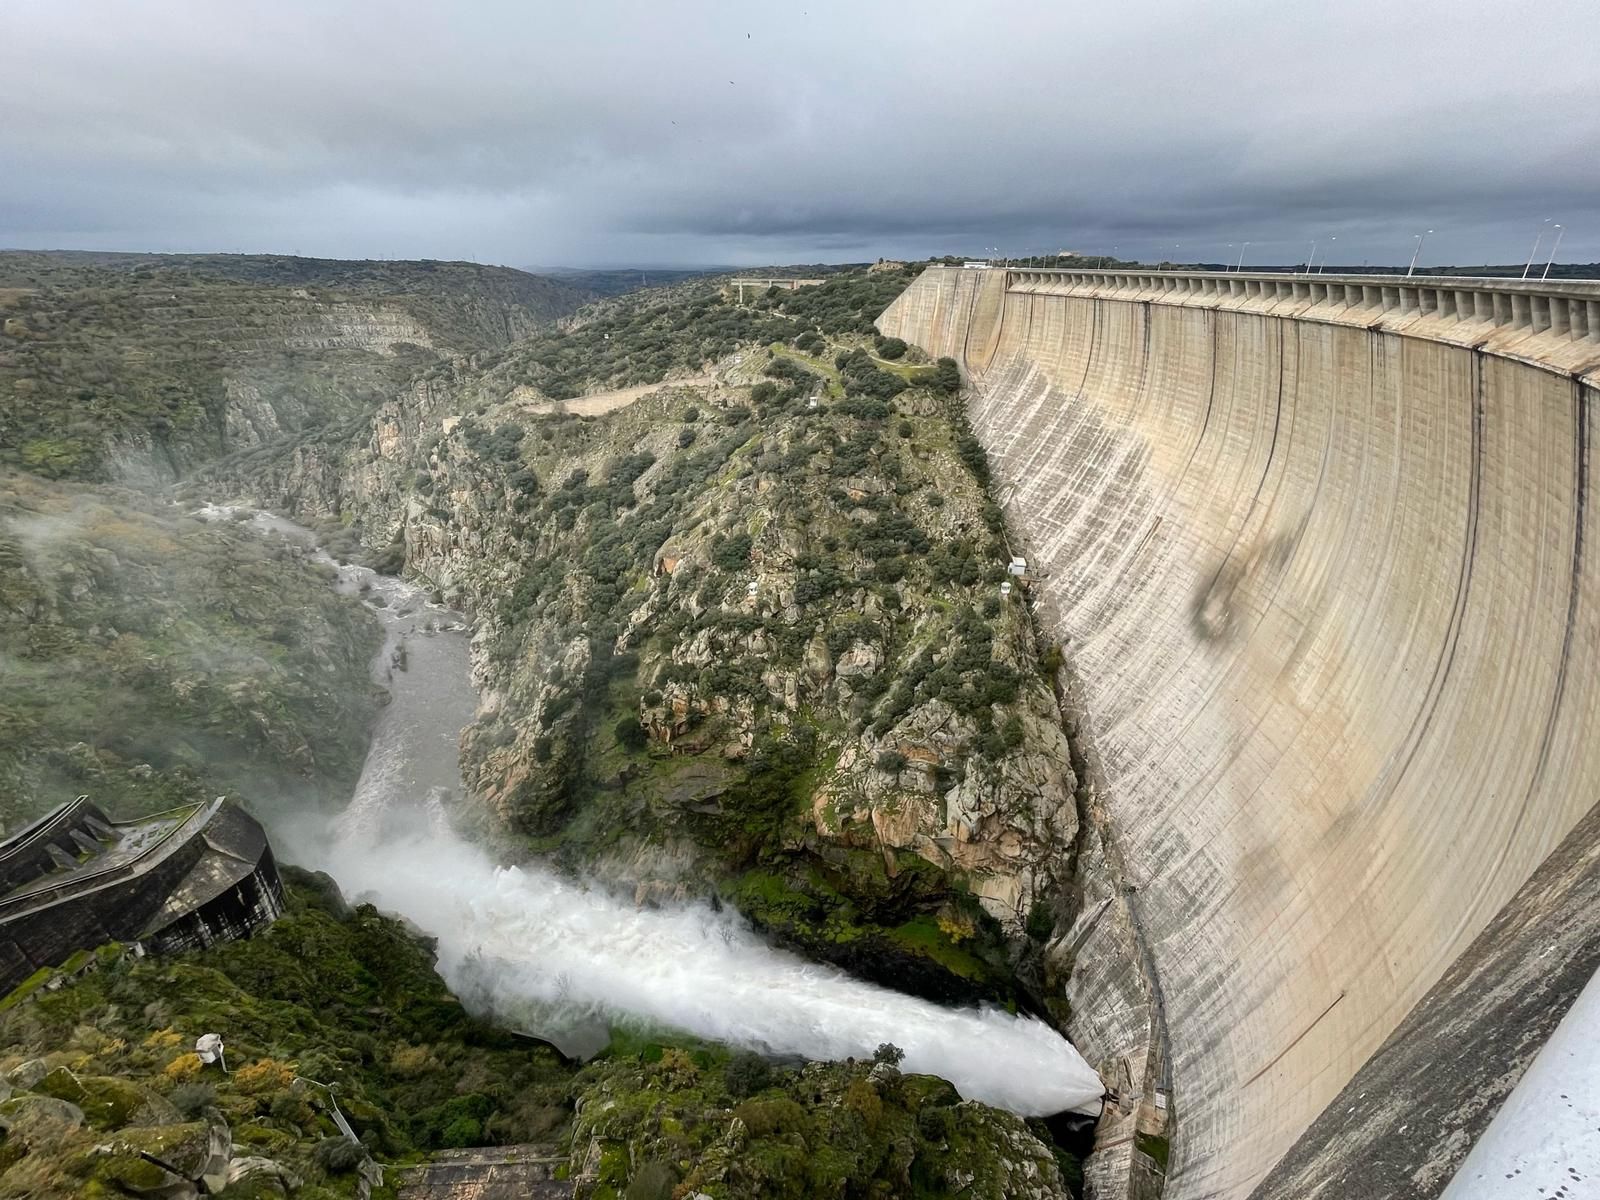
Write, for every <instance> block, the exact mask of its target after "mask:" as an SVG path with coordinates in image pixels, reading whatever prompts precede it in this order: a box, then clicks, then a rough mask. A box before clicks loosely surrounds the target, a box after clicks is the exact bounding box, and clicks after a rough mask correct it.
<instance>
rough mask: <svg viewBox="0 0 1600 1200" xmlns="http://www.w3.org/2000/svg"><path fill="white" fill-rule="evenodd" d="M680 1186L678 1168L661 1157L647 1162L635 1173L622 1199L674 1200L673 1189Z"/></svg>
mask: <svg viewBox="0 0 1600 1200" xmlns="http://www.w3.org/2000/svg"><path fill="white" fill-rule="evenodd" d="M677 1186H678V1170H677V1168H676V1167H674V1166H673V1165H672V1164H671V1163H668V1162H662V1161H661V1160H659V1159H656V1160H653V1161H651V1162H647V1163H645V1164H644V1166H642V1167H640V1168H639V1170H638V1171H637V1172H636V1173H635V1174H634V1177H633V1179H632V1180H630V1181H629V1183H628V1190H627V1191H625V1192H623V1193H622V1200H672V1193H673V1189H674V1188H676V1187H677Z"/></svg>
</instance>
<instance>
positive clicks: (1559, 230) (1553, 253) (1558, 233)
mask: <svg viewBox="0 0 1600 1200" xmlns="http://www.w3.org/2000/svg"><path fill="white" fill-rule="evenodd" d="M1565 232H1566V231H1565V230H1564V229H1562V228H1561V226H1559V225H1557V226H1556V241H1555V245H1553V246H1551V247H1550V261H1549V262H1547V263H1545V264H1544V274H1543V275H1541V276H1539V278H1540V279H1549V278H1550V266H1551V264H1552V263H1554V262H1555V261H1556V251H1557V250H1559V249H1561V235H1562V234H1563V233H1565Z"/></svg>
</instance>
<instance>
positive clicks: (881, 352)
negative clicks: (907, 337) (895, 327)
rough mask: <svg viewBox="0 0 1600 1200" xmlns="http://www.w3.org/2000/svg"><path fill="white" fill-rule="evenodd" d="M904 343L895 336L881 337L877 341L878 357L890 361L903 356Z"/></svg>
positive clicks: (904, 351)
mask: <svg viewBox="0 0 1600 1200" xmlns="http://www.w3.org/2000/svg"><path fill="white" fill-rule="evenodd" d="M905 354H906V344H905V342H903V341H901V340H900V339H899V338H897V337H887V338H881V339H879V341H878V357H879V358H887V359H889V360H890V361H891V362H892V361H893V360H894V359H897V358H904V357H905Z"/></svg>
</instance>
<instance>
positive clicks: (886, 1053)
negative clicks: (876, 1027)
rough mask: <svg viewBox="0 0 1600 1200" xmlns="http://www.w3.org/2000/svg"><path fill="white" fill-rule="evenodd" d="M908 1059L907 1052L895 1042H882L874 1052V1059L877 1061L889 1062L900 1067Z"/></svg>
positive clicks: (892, 1065)
mask: <svg viewBox="0 0 1600 1200" xmlns="http://www.w3.org/2000/svg"><path fill="white" fill-rule="evenodd" d="M905 1059H906V1052H905V1051H904V1050H902V1049H900V1047H899V1046H896V1045H895V1044H894V1043H893V1042H880V1043H879V1044H878V1048H877V1049H876V1050H874V1051H873V1052H872V1061H873V1062H875V1063H888V1064H889V1065H890V1066H891V1067H898V1066H899V1065H900V1064H901V1063H903V1062H904V1061H905Z"/></svg>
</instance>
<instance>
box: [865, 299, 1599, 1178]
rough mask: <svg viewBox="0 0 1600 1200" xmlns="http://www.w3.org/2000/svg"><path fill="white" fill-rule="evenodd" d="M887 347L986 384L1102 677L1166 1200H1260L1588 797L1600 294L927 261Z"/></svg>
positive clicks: (1104, 733) (1013, 482)
mask: <svg viewBox="0 0 1600 1200" xmlns="http://www.w3.org/2000/svg"><path fill="white" fill-rule="evenodd" d="M878 324H879V328H880V329H881V330H882V331H883V332H884V333H885V334H889V335H893V336H898V337H901V338H904V339H905V340H906V341H908V342H911V343H913V344H915V345H917V346H920V347H922V348H923V349H924V350H926V351H927V352H928V353H930V354H934V355H950V356H953V357H955V358H957V359H958V360H959V361H960V362H961V363H962V364H963V366H964V368H965V369H966V371H967V373H968V375H969V379H970V383H971V385H972V386H971V391H970V401H969V414H970V417H971V420H972V423H973V426H974V428H975V430H976V431H977V433H978V435H979V437H980V438H981V439H982V441H983V443H984V445H985V447H986V448H987V450H988V452H989V455H990V458H991V461H992V463H993V464H994V467H995V469H996V472H997V475H998V477H999V480H1000V481H1001V488H1002V495H1001V499H1002V500H1003V501H1004V502H1005V504H1006V505H1007V508H1008V511H1009V514H1010V517H1011V521H1012V525H1013V528H1014V529H1015V530H1016V531H1017V532H1018V533H1019V534H1020V535H1021V537H1022V539H1023V548H1022V552H1024V553H1026V555H1027V557H1028V559H1029V562H1030V567H1031V573H1032V574H1033V576H1034V579H1033V583H1032V586H1031V592H1030V600H1031V602H1032V603H1034V604H1035V606H1036V609H1037V611H1038V612H1039V614H1040V617H1041V620H1042V622H1043V623H1044V625H1045V626H1046V627H1047V628H1048V629H1050V630H1051V631H1053V632H1054V633H1055V634H1056V635H1057V636H1059V637H1060V638H1061V639H1062V640H1063V642H1064V643H1065V645H1066V647H1067V650H1068V652H1069V655H1070V657H1071V659H1072V661H1073V663H1074V665H1075V668H1076V670H1077V673H1078V675H1079V677H1080V684H1081V689H1082V691H1083V700H1084V705H1085V708H1086V712H1087V722H1088V725H1089V729H1090V732H1091V733H1092V737H1093V740H1094V743H1095V746H1096V748H1097V752H1098V757H1099V761H1100V765H1101V769H1102V772H1103V776H1104V779H1103V783H1104V794H1103V796H1101V797H1100V802H1101V803H1102V804H1103V805H1104V807H1105V810H1106V812H1107V815H1108V824H1109V826H1110V828H1111V830H1112V831H1113V836H1114V838H1115V841H1116V847H1117V851H1118V856H1119V859H1120V862H1121V866H1122V870H1123V871H1124V873H1125V879H1124V882H1123V888H1124V891H1125V892H1126V894H1127V898H1128V903H1129V907H1130V910H1131V912H1132V913H1133V914H1134V915H1135V917H1136V918H1137V922H1138V925H1139V927H1140V931H1141V934H1142V937H1143V940H1144V945H1145V950H1146V952H1147V955H1148V960H1149V962H1150V964H1151V965H1152V967H1153V973H1154V976H1155V985H1156V991H1157V995H1156V998H1155V1005H1156V1007H1158V1008H1159V1014H1158V1015H1159V1017H1160V1018H1161V1019H1162V1020H1163V1021H1164V1025H1165V1034H1166V1039H1167V1041H1166V1045H1165V1048H1164V1052H1165V1055H1166V1061H1165V1064H1164V1066H1163V1076H1162V1078H1161V1079H1160V1080H1146V1081H1145V1084H1144V1087H1145V1090H1146V1092H1147V1093H1148V1092H1149V1091H1150V1090H1151V1089H1152V1087H1159V1088H1160V1089H1170V1096H1167V1095H1165V1094H1163V1095H1162V1096H1161V1099H1162V1102H1163V1106H1164V1105H1165V1103H1167V1102H1168V1101H1170V1103H1171V1105H1172V1108H1173V1112H1174V1113H1175V1115H1176V1122H1175V1125H1174V1126H1173V1127H1172V1129H1171V1135H1172V1141H1171V1145H1170V1157H1169V1158H1168V1160H1167V1171H1168V1179H1167V1186H1166V1193H1165V1194H1166V1195H1167V1196H1168V1197H1172V1198H1174V1200H1192V1198H1201V1197H1244V1196H1248V1195H1250V1194H1251V1192H1252V1190H1253V1189H1255V1188H1256V1187H1257V1185H1258V1184H1260V1183H1261V1181H1262V1180H1263V1179H1264V1178H1265V1177H1266V1175H1267V1173H1268V1172H1269V1171H1270V1170H1271V1169H1272V1168H1273V1166H1274V1164H1276V1163H1277V1162H1278V1161H1279V1160H1280V1159H1281V1158H1283V1157H1284V1155H1285V1154H1286V1153H1287V1152H1288V1151H1289V1150H1290V1148H1291V1146H1294V1144H1295V1143H1296V1141H1297V1139H1299V1138H1300V1137H1301V1135H1302V1134H1303V1133H1304V1132H1305V1131H1306V1130H1307V1129H1308V1128H1309V1127H1310V1126H1311V1125H1312V1122H1313V1121H1315V1120H1316V1118H1317V1117H1318V1116H1319V1114H1321V1113H1322V1112H1323V1110H1324V1109H1325V1108H1326V1107H1327V1106H1328V1104H1329V1102H1330V1101H1331V1100H1333V1098H1334V1097H1335V1096H1336V1095H1338V1094H1339V1092H1340V1090H1341V1089H1342V1088H1343V1087H1344V1086H1345V1085H1346V1084H1347V1083H1349V1082H1350V1081H1351V1080H1352V1078H1353V1077H1354V1076H1355V1075H1356V1073H1357V1071H1358V1070H1359V1069H1360V1068H1361V1067H1362V1065H1363V1064H1364V1063H1366V1061H1367V1060H1368V1059H1369V1058H1370V1057H1371V1056H1372V1055H1373V1054H1374V1052H1375V1051H1376V1050H1377V1049H1378V1048H1379V1047H1380V1046H1381V1045H1383V1043H1384V1042H1385V1039H1386V1038H1388V1037H1389V1036H1390V1034H1391V1033H1393V1032H1394V1031H1395V1030H1396V1029H1397V1028H1399V1027H1400V1026H1401V1024H1402V1022H1403V1021H1404V1020H1405V1019H1406V1017H1407V1015H1408V1014H1409V1013H1410V1012H1411V1011H1412V1009H1413V1008H1414V1006H1416V1005H1417V1004H1418V1002H1419V1001H1420V1000H1421V999H1422V998H1423V997H1424V996H1425V995H1426V994H1427V993H1428V992H1429V990H1430V989H1431V988H1432V987H1433V986H1434V985H1435V984H1436V983H1438V982H1439V981H1440V980H1441V978H1442V977H1443V976H1444V975H1445V973H1446V971H1447V970H1448V969H1449V968H1450V967H1451V965H1452V964H1453V963H1454V962H1455V961H1456V960H1457V958H1458V956H1460V955H1461V954H1462V952H1463V951H1464V950H1466V949H1467V948H1468V947H1469V946H1470V945H1472V944H1473V943H1474V940H1475V939H1476V938H1477V937H1478V936H1479V935H1480V934H1481V933H1482V932H1483V931H1484V930H1485V928H1486V927H1487V926H1489V924H1490V922H1491V920H1493V919H1494V918H1495V917H1496V914H1497V913H1499V912H1500V911H1501V909H1502V907H1503V906H1505V905H1506V904H1507V903H1508V901H1510V900H1511V899H1512V897H1513V896H1515V895H1516V894H1517V893H1518V891H1519V889H1520V888H1522V886H1523V885H1524V883H1525V882H1527V881H1528V880H1529V878H1530V876H1532V875H1533V873H1534V872H1535V870H1536V868H1538V867H1539V866H1540V864H1541V863H1542V862H1543V861H1544V859H1545V858H1546V856H1547V855H1549V854H1550V853H1551V851H1552V850H1553V849H1554V848H1555V847H1556V846H1557V845H1558V844H1560V843H1561V842H1562V840H1563V838H1564V837H1565V836H1566V835H1567V834H1568V833H1569V832H1570V831H1571V830H1572V829H1573V828H1574V827H1575V826H1576V825H1577V824H1578V822H1579V821H1580V820H1581V819H1582V818H1583V817H1584V816H1585V814H1586V813H1588V812H1589V810H1590V809H1591V808H1593V807H1594V806H1595V804H1596V801H1597V800H1600V678H1597V676H1596V672H1595V670H1594V667H1595V664H1596V662H1597V658H1596V652H1597V649H1600V557H1597V555H1596V553H1595V545H1594V539H1595V528H1594V521H1593V514H1592V513H1591V512H1590V511H1589V509H1588V503H1587V502H1588V498H1589V489H1590V480H1591V465H1590V464H1591V447H1592V446H1593V443H1594V438H1595V433H1596V430H1595V422H1596V419H1597V418H1596V412H1597V406H1596V392H1597V389H1600V285H1593V284H1581V283H1570V282H1566V281H1562V282H1560V283H1558V284H1548V285H1547V284H1541V283H1523V282H1519V281H1490V280H1469V279H1444V278H1427V279H1421V278H1419V279H1404V278H1400V277H1395V276H1382V277H1367V276H1329V275H1314V276H1282V275H1252V274H1241V273H1227V274H1206V273H1155V272H1151V273H1143V274H1141V273H1127V272H1096V271H1061V270H1039V271H1028V270H1011V271H1007V270H962V269H960V268H932V269H930V270H929V271H927V272H926V273H924V274H923V275H922V276H921V277H920V278H919V279H918V280H917V281H916V282H915V283H913V285H912V286H911V287H910V288H909V289H908V290H907V291H906V293H905V294H904V295H902V296H901V297H900V298H899V299H897V300H896V301H895V303H894V304H893V305H891V306H890V308H889V309H888V310H886V311H885V313H884V314H883V316H882V318H880V320H879V322H878ZM1093 951H1094V947H1093V946H1092V944H1091V945H1086V946H1085V947H1084V949H1083V950H1082V951H1081V952H1080V961H1082V960H1083V959H1084V958H1085V957H1087V956H1090V955H1092V954H1093ZM1569 999H1570V997H1569ZM1076 1019H1078V1020H1081V1021H1084V1022H1086V1023H1088V1024H1089V1025H1090V1026H1093V1025H1094V1024H1095V1023H1096V1022H1097V1021H1098V1020H1099V1018H1097V1017H1096V1016H1095V1014H1093V1013H1092V1012H1089V1013H1080V1014H1079V1016H1078V1018H1076ZM1096 1032H1097V1031H1096V1029H1095V1028H1086V1029H1084V1030H1082V1031H1081V1034H1075V1036H1077V1037H1079V1038H1080V1044H1083V1042H1084V1041H1087V1042H1089V1043H1095V1042H1096V1041H1097V1038H1096ZM1466 1032H1467V1033H1469V1034H1470V1030H1467V1031H1466ZM1101 1040H1103V1039H1101ZM1138 1051H1139V1046H1137V1045H1135V1046H1132V1047H1130V1054H1136V1053H1137V1052H1138ZM1441 1086H1447V1081H1441ZM1376 1119H1378V1120H1380V1121H1387V1122H1389V1126H1388V1127H1389V1128H1390V1129H1391V1130H1398V1133H1399V1134H1400V1135H1403V1134H1404V1132H1405V1128H1406V1118H1405V1114H1404V1113H1403V1112H1398V1113H1388V1114H1386V1115H1382V1116H1381V1117H1379V1118H1376ZM1330 1136H1331V1137H1333V1138H1335V1139H1336V1138H1337V1136H1338V1131H1337V1129H1333V1130H1331V1131H1330ZM1418 1136H1419V1135H1418V1132H1417V1131H1415V1130H1413V1131H1412V1133H1411V1135H1410V1137H1411V1139H1412V1140H1413V1141H1415V1140H1416V1139H1417V1138H1418ZM1420 1136H1421V1138H1422V1139H1428V1138H1430V1137H1432V1136H1433V1132H1432V1131H1423V1132H1422V1133H1421V1135H1420ZM1300 1149H1301V1150H1302V1151H1304V1152H1307V1153H1311V1154H1312V1155H1313V1156H1314V1155H1315V1153H1316V1152H1317V1150H1316V1148H1315V1147H1311V1148H1309V1149H1308V1148H1307V1147H1301V1148H1300ZM1465 1151H1466V1147H1465V1146H1461V1147H1460V1148H1459V1153H1457V1154H1456V1157H1455V1160H1454V1161H1457V1162H1458V1161H1459V1159H1460V1157H1461V1156H1464V1154H1465ZM1330 1152H1331V1151H1330ZM1092 1161H1093V1160H1091V1162H1092ZM1448 1167H1449V1163H1445V1164H1443V1165H1441V1164H1439V1163H1438V1162H1435V1164H1434V1168H1435V1174H1436V1176H1439V1178H1438V1187H1441V1188H1442V1186H1443V1184H1444V1182H1445V1181H1446V1180H1447V1179H1448V1174H1449V1170H1448ZM1315 1175H1317V1172H1310V1173H1309V1174H1308V1175H1306V1176H1305V1177H1307V1178H1309V1177H1312V1176H1315ZM1306 1194H1310V1193H1306ZM1330 1194H1332V1193H1330Z"/></svg>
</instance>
